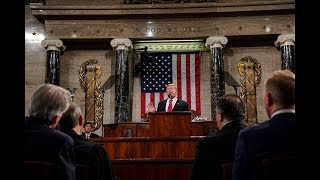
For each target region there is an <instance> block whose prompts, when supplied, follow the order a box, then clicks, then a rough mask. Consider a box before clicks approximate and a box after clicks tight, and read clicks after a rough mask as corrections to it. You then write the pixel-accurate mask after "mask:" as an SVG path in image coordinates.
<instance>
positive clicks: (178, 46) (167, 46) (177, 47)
mask: <svg viewBox="0 0 320 180" xmlns="http://www.w3.org/2000/svg"><path fill="white" fill-rule="evenodd" d="M144 47H148V51H153V52H156V51H166V52H169V51H174V52H178V51H208V48H206V46H205V43H204V42H203V41H194V42H142V43H134V45H133V48H134V49H142V50H141V51H143V49H144Z"/></svg>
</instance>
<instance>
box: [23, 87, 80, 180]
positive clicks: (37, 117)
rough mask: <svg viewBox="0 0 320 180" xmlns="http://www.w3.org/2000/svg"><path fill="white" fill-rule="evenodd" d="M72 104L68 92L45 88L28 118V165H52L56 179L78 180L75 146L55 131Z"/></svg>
mask: <svg viewBox="0 0 320 180" xmlns="http://www.w3.org/2000/svg"><path fill="white" fill-rule="evenodd" d="M70 100H71V98H70V92H69V91H67V90H66V89H64V88H62V87H59V86H55V85H52V84H45V85H43V86H41V87H40V88H39V89H38V90H37V91H36V92H35V93H34V94H33V95H32V97H31V101H30V102H31V103H30V107H29V116H27V117H26V118H25V126H24V135H23V138H24V147H23V151H24V155H23V158H24V161H39V162H40V161H41V162H48V163H52V164H53V166H54V168H53V169H54V170H55V172H54V173H53V174H55V177H53V179H63V180H75V165H74V163H75V162H74V153H73V145H74V142H73V140H72V138H71V137H70V136H68V135H66V134H65V133H62V132H60V131H58V130H56V129H55V128H56V126H57V124H58V122H59V121H60V119H61V116H62V114H63V113H64V112H65V111H66V110H67V108H68V106H69V102H70ZM28 173H34V174H39V173H41V172H28Z"/></svg>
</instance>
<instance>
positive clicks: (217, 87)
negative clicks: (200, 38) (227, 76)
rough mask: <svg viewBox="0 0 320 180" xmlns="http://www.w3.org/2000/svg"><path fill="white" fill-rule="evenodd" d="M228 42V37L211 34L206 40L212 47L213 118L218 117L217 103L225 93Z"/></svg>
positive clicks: (207, 44)
mask: <svg viewBox="0 0 320 180" xmlns="http://www.w3.org/2000/svg"><path fill="white" fill-rule="evenodd" d="M227 43H228V39H227V38H226V37H223V36H210V37H208V38H207V41H206V47H208V46H209V47H210V70H211V72H210V73H211V118H212V120H215V119H216V104H217V101H218V98H219V97H220V96H223V95H224V94H225V85H224V63H223V47H224V46H225V45H226V44H227Z"/></svg>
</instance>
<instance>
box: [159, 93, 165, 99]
mask: <svg viewBox="0 0 320 180" xmlns="http://www.w3.org/2000/svg"><path fill="white" fill-rule="evenodd" d="M163 100H164V93H163V92H161V93H160V100H159V101H163Z"/></svg>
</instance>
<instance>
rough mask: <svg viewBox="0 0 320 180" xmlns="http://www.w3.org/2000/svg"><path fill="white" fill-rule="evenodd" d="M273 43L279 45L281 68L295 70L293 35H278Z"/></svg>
mask: <svg viewBox="0 0 320 180" xmlns="http://www.w3.org/2000/svg"><path fill="white" fill-rule="evenodd" d="M274 44H275V45H276V46H278V47H279V46H280V51H281V69H288V70H291V71H292V72H295V63H296V62H295V35H294V34H282V35H279V36H278V39H277V40H276V41H275V42H274Z"/></svg>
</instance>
